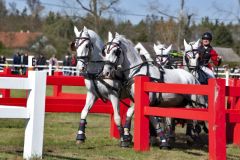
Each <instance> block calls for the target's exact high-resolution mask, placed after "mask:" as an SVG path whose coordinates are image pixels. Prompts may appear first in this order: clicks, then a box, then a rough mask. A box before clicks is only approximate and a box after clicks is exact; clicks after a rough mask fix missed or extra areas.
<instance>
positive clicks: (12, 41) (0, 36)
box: [0, 31, 42, 48]
mask: <svg viewBox="0 0 240 160" xmlns="http://www.w3.org/2000/svg"><path fill="white" fill-rule="evenodd" d="M41 36H42V33H41V32H29V31H27V32H22V31H21V32H0V42H1V43H2V44H3V45H4V46H5V47H7V48H27V47H29V45H30V44H31V43H32V42H34V41H36V40H37V38H39V37H41Z"/></svg>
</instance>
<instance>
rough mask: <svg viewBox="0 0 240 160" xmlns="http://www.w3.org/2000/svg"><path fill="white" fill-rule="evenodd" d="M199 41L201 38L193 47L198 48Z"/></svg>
mask: <svg viewBox="0 0 240 160" xmlns="http://www.w3.org/2000/svg"><path fill="white" fill-rule="evenodd" d="M199 42H200V39H198V40H197V42H195V43H194V45H193V47H194V48H196V49H197V48H198V46H199Z"/></svg>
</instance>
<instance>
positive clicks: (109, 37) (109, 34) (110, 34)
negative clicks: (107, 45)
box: [108, 32, 113, 42]
mask: <svg viewBox="0 0 240 160" xmlns="http://www.w3.org/2000/svg"><path fill="white" fill-rule="evenodd" d="M112 39H113V35H112V33H111V32H108V42H110V41H111V40H112Z"/></svg>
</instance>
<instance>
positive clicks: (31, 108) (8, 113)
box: [0, 71, 46, 159]
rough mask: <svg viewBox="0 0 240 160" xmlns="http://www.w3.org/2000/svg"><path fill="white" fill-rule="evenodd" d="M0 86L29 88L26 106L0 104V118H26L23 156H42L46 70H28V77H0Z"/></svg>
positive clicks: (25, 157) (27, 157) (26, 157)
mask: <svg viewBox="0 0 240 160" xmlns="http://www.w3.org/2000/svg"><path fill="white" fill-rule="evenodd" d="M0 88H4V89H24V90H29V95H28V97H27V106H26V107H20V106H3V105H0V118H23V119H26V120H27V125H26V128H25V137H24V151H23V158H24V159H30V158H33V157H38V158H42V151H43V134H44V117H45V94H46V72H45V71H29V74H28V78H11V77H0Z"/></svg>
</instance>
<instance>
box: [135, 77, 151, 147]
mask: <svg viewBox="0 0 240 160" xmlns="http://www.w3.org/2000/svg"><path fill="white" fill-rule="evenodd" d="M134 81H135V86H134V89H135V90H134V101H135V106H134V112H135V113H134V114H135V115H134V150H136V151H146V150H149V118H148V117H147V116H145V115H144V106H147V105H149V97H148V93H146V92H145V91H144V83H145V82H148V81H149V78H148V77H146V76H140V77H139V76H137V77H135V80H134Z"/></svg>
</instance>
